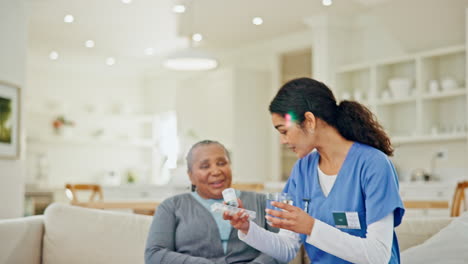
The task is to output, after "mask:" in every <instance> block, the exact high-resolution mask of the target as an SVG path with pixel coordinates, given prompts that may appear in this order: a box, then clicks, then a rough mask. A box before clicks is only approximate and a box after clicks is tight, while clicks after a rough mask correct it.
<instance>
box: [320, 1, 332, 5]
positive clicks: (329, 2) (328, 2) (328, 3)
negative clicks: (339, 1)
mask: <svg viewBox="0 0 468 264" xmlns="http://www.w3.org/2000/svg"><path fill="white" fill-rule="evenodd" d="M332 4H333V2H332V0H322V5H324V6H331V5H332Z"/></svg>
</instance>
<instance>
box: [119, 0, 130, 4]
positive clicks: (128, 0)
mask: <svg viewBox="0 0 468 264" xmlns="http://www.w3.org/2000/svg"><path fill="white" fill-rule="evenodd" d="M121 1H122V3H124V4H131V3H132V0H121Z"/></svg>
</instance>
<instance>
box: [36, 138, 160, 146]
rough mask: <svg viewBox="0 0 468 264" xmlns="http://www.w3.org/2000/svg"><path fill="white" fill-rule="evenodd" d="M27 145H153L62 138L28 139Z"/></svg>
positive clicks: (126, 140)
mask: <svg viewBox="0 0 468 264" xmlns="http://www.w3.org/2000/svg"><path fill="white" fill-rule="evenodd" d="M27 141H28V143H31V144H48V145H76V146H84V147H93V146H105V147H119V148H120V147H130V148H152V147H154V145H155V143H154V142H153V141H152V140H149V139H148V140H141V139H139V140H128V139H125V140H117V139H92V138H76V137H70V138H62V137H59V136H57V137H52V136H51V137H29V138H27Z"/></svg>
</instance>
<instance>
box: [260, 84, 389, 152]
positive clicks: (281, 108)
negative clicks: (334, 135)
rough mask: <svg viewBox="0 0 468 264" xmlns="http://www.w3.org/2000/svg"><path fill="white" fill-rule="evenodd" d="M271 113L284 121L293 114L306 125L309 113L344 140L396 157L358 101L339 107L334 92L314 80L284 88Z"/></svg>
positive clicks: (277, 97) (369, 112)
mask: <svg viewBox="0 0 468 264" xmlns="http://www.w3.org/2000/svg"><path fill="white" fill-rule="evenodd" d="M269 110H270V113H276V114H280V115H281V116H283V117H284V116H286V114H290V115H291V116H292V118H293V120H294V121H296V122H298V123H299V124H302V122H304V120H305V116H304V114H305V113H306V112H312V113H313V114H314V115H315V116H316V117H318V118H320V119H322V120H323V121H325V122H327V123H328V124H329V125H331V126H333V127H335V128H336V129H337V130H338V132H339V133H340V134H341V135H342V136H343V137H344V138H346V139H348V140H352V141H357V142H360V143H363V144H366V145H369V146H372V147H374V148H376V149H379V150H380V151H382V152H384V153H385V154H387V155H388V156H391V155H393V147H392V144H391V142H390V138H389V137H388V136H387V134H386V133H385V131H384V129H383V127H382V126H381V125H380V124H379V123H378V122H377V119H376V117H375V115H374V114H372V112H371V111H370V110H369V109H367V108H366V107H365V106H364V105H362V104H360V103H358V102H354V101H342V102H341V103H340V104H339V105H337V102H336V99H335V96H334V95H333V93H332V91H331V90H330V89H329V88H328V87H327V86H326V85H325V84H323V83H321V82H319V81H316V80H314V79H310V78H299V79H294V80H292V81H289V82H287V83H286V84H284V85H283V86H282V87H281V88H280V90H279V91H278V93H277V94H276V96H275V98H273V100H272V102H271V103H270V107H269Z"/></svg>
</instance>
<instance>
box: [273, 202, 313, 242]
mask: <svg viewBox="0 0 468 264" xmlns="http://www.w3.org/2000/svg"><path fill="white" fill-rule="evenodd" d="M271 204H272V205H273V206H275V207H278V208H281V209H283V211H279V210H271V209H266V213H267V214H269V215H267V216H265V218H266V219H267V220H268V221H269V222H271V226H273V227H278V228H283V229H287V230H291V231H293V232H296V233H300V234H305V235H310V234H311V233H312V228H313V227H314V223H315V218H313V217H312V216H310V215H309V214H307V213H306V212H304V211H303V210H302V209H301V208H299V207H296V206H292V205H289V204H286V203H280V202H271ZM270 215H271V216H270ZM272 216H276V217H272ZM277 217H279V218H277ZM280 218H281V219H280Z"/></svg>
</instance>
